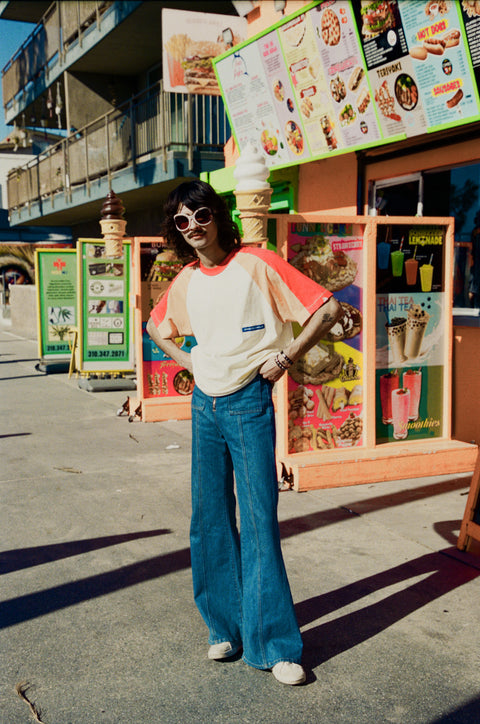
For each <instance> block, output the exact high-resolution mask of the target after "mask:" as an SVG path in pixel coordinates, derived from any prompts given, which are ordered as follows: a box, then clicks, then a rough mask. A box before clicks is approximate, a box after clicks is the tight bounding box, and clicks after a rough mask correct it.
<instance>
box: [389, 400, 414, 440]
mask: <svg viewBox="0 0 480 724" xmlns="http://www.w3.org/2000/svg"><path fill="white" fill-rule="evenodd" d="M409 410H410V390H407V389H405V388H404V387H399V388H398V390H393V392H392V422H393V437H394V438H395V440H405V438H406V437H407V435H408V413H409Z"/></svg>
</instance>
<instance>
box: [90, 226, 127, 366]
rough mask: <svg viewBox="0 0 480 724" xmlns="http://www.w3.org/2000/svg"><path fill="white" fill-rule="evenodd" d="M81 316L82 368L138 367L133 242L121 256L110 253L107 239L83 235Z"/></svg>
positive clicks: (125, 248)
mask: <svg viewBox="0 0 480 724" xmlns="http://www.w3.org/2000/svg"><path fill="white" fill-rule="evenodd" d="M78 244H79V247H78V248H79V263H80V272H81V275H80V279H81V283H80V288H81V307H80V308H81V320H80V369H82V370H86V371H88V370H90V371H98V372H101V371H107V370H108V371H112V372H113V371H127V370H128V371H130V370H133V368H134V359H133V358H134V347H133V339H132V333H133V324H132V321H133V320H132V310H131V309H130V305H129V293H130V244H129V243H127V242H124V243H123V250H122V256H121V257H107V256H106V254H105V243H104V242H103V241H100V240H96V239H79V242H78Z"/></svg>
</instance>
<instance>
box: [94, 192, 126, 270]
mask: <svg viewBox="0 0 480 724" xmlns="http://www.w3.org/2000/svg"><path fill="white" fill-rule="evenodd" d="M124 213H125V209H124V207H123V204H122V201H121V199H119V198H118V196H117V195H116V194H115V192H114V191H109V192H108V194H107V198H106V199H105V201H104V204H103V206H102V218H101V219H100V227H101V229H102V236H103V238H104V239H105V256H107V257H117V258H118V257H121V256H122V255H123V241H122V240H123V237H124V236H125V228H126V226H127V222H126V221H125V219H123V218H122V217H123V214H124Z"/></svg>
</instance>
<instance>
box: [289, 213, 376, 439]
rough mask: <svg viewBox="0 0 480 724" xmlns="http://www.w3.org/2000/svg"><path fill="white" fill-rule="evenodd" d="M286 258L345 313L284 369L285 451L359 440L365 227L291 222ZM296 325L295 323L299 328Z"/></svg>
mask: <svg viewBox="0 0 480 724" xmlns="http://www.w3.org/2000/svg"><path fill="white" fill-rule="evenodd" d="M287 258H288V261H289V262H290V263H291V264H292V265H293V266H294V267H296V268H297V269H298V270H299V271H301V272H303V273H304V274H305V275H306V276H308V277H310V278H311V279H314V280H315V281H316V282H318V283H319V284H321V285H322V286H324V287H325V288H326V289H329V290H330V291H332V292H333V293H334V294H335V298H336V299H337V300H338V301H339V302H340V303H341V305H342V308H343V312H344V315H343V317H342V319H341V320H340V322H338V323H337V324H335V326H334V327H332V329H331V330H330V332H329V333H328V335H327V337H326V338H325V339H324V340H322V341H321V342H319V343H318V344H316V345H315V346H314V347H312V349H310V350H309V351H308V352H307V353H306V354H305V355H303V357H301V358H300V359H299V360H297V361H296V362H295V363H294V364H293V365H292V366H291V367H290V368H289V370H288V451H289V452H290V453H299V452H307V451H317V450H327V449H334V448H346V447H354V446H358V447H360V446H362V445H363V415H362V411H363V378H364V374H363V334H362V330H363V308H362V287H363V226H361V225H360V224H344V223H339V224H322V223H302V224H297V223H291V224H288V235H287ZM299 331H300V328H299V327H297V328H296V329H295V328H294V333H298V332H299Z"/></svg>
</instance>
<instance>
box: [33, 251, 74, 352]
mask: <svg viewBox="0 0 480 724" xmlns="http://www.w3.org/2000/svg"><path fill="white" fill-rule="evenodd" d="M35 279H36V283H37V294H38V315H39V327H38V328H39V335H38V343H39V352H40V357H41V358H44V359H45V358H46V359H55V358H59V357H62V358H65V357H68V356H69V355H70V352H71V350H70V344H71V335H72V333H73V330H74V329H75V327H76V324H77V256H76V252H75V250H73V249H70V250H64V249H62V250H59V249H37V250H36V251H35Z"/></svg>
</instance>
